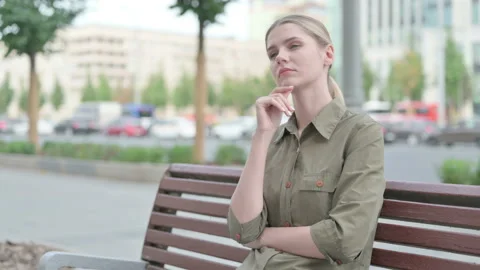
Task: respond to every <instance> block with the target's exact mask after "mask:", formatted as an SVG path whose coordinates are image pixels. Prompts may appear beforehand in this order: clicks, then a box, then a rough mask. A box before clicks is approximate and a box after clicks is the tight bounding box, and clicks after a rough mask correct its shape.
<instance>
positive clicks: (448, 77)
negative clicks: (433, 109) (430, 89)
mask: <svg viewBox="0 0 480 270" xmlns="http://www.w3.org/2000/svg"><path fill="white" fill-rule="evenodd" d="M445 43H446V44H445V45H446V46H445V93H446V95H447V101H448V102H449V103H450V104H456V105H460V103H461V102H464V101H465V99H467V98H469V96H470V95H471V92H472V89H471V87H470V79H469V75H468V71H467V68H466V66H465V61H464V59H463V54H462V52H461V51H460V50H459V49H458V48H457V45H456V44H455V41H454V40H453V37H452V34H451V33H448V35H447V38H446V42H445Z"/></svg>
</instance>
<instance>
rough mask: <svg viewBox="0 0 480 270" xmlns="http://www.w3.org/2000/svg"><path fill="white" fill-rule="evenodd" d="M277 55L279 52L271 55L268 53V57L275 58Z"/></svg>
mask: <svg viewBox="0 0 480 270" xmlns="http://www.w3.org/2000/svg"><path fill="white" fill-rule="evenodd" d="M275 56H277V53H271V54H270V55H268V58H270V59H272V58H274V57H275Z"/></svg>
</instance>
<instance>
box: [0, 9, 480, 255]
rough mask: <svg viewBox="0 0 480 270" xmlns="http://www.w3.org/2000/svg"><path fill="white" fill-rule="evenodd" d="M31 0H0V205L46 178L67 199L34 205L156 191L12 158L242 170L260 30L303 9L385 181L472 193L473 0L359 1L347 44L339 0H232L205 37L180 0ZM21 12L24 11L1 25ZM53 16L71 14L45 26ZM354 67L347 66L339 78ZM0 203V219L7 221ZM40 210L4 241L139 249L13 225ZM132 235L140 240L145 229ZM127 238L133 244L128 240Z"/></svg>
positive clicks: (478, 102) (478, 148) (479, 180)
mask: <svg viewBox="0 0 480 270" xmlns="http://www.w3.org/2000/svg"><path fill="white" fill-rule="evenodd" d="M34 2H35V1H16V0H0V41H1V42H0V53H1V55H2V56H1V57H2V59H1V60H0V157H4V159H3V160H4V162H3V164H2V163H0V185H1V186H4V187H6V188H3V187H2V188H0V194H1V195H0V198H2V200H3V199H4V198H8V199H9V200H11V201H12V202H13V201H14V202H18V203H19V204H22V202H20V198H19V196H22V195H21V194H22V193H23V192H24V188H25V187H27V186H30V185H32V183H30V182H29V181H31V179H36V180H39V179H40V178H41V179H42V181H41V182H43V183H46V184H45V185H47V183H48V185H54V186H58V185H60V186H59V187H64V188H65V190H70V189H71V188H73V187H75V188H76V190H77V193H75V194H76V195H72V194H71V193H68V192H67V193H66V194H65V193H56V191H51V190H50V191H48V192H54V193H48V192H47V189H48V188H45V186H44V185H39V184H38V182H36V181H35V184H33V185H34V186H35V187H36V188H37V189H38V190H44V191H45V192H46V193H41V192H40V193H39V194H43V195H42V196H46V197H51V196H54V197H56V198H68V196H74V197H75V198H77V197H78V198H84V197H88V196H90V195H89V194H90V192H91V190H93V188H92V187H93V186H96V185H98V189H95V190H96V191H95V192H99V190H104V191H105V193H108V192H109V191H108V192H107V190H117V191H118V192H120V193H121V194H123V195H124V196H127V197H128V196H135V198H137V199H138V200H137V202H139V203H140V202H141V203H142V206H141V207H142V208H141V209H142V210H141V211H140V212H142V211H143V212H142V213H143V214H148V211H149V210H150V203H151V198H150V197H148V196H146V195H145V194H146V193H147V195H148V194H149V195H153V193H154V192H155V187H154V186H155V185H152V186H148V187H145V186H143V185H130V184H120V183H109V182H107V181H106V180H105V181H103V180H102V181H92V177H85V176H73V175H72V176H69V175H65V174H62V175H61V176H60V175H56V174H55V177H52V175H49V174H47V175H39V174H35V173H30V172H28V171H27V170H20V169H18V168H15V167H12V166H8V162H7V161H6V160H7V158H8V157H10V156H13V155H14V156H15V157H16V158H19V157H20V156H24V155H30V156H34V155H35V156H39V155H41V156H42V157H57V158H58V157H60V158H74V159H81V160H83V161H85V160H93V161H95V162H105V161H116V162H129V163H153V164H160V163H170V162H187V163H192V162H195V163H208V164H220V165H242V164H243V162H244V161H245V157H246V155H247V153H248V151H249V141H250V138H251V136H252V132H253V131H254V130H255V125H256V122H255V115H254V110H253V108H252V104H253V103H254V102H255V100H256V99H257V98H258V97H259V96H261V95H265V94H267V93H269V92H270V91H271V89H273V87H274V86H275V83H274V81H273V79H272V77H271V75H270V73H269V71H268V66H269V60H268V58H267V56H266V53H265V46H264V34H265V32H266V30H267V28H268V27H269V25H270V24H271V23H272V22H273V21H274V20H275V19H277V18H279V17H281V16H284V15H286V14H291V13H301V14H307V15H310V16H313V17H315V18H317V19H319V20H321V21H322V22H324V23H325V25H326V26H327V28H328V30H329V31H330V34H331V37H332V39H333V44H334V46H335V48H336V62H335V63H334V66H333V69H332V76H333V77H335V78H337V79H338V81H339V83H340V86H343V88H344V89H343V90H344V91H345V92H346V97H347V104H355V105H356V106H360V107H361V109H362V110H363V111H366V112H367V113H369V114H370V115H371V116H372V117H374V118H375V119H376V120H377V121H379V122H380V123H381V124H382V125H383V126H384V137H385V142H386V147H385V166H386V167H385V175H386V177H387V179H388V180H402V181H420V182H447V183H461V184H476V185H478V184H480V159H479V158H480V0H458V1H457V0H455V1H453V0H359V1H358V2H357V4H355V6H356V7H358V10H357V9H356V12H357V15H358V16H354V18H358V21H353V24H352V21H350V22H349V23H350V24H349V25H356V27H357V28H355V29H357V30H358V32H356V35H355V36H356V37H357V36H358V38H357V39H351V40H353V41H354V43H348V42H347V41H346V40H345V39H344V38H343V33H344V31H343V30H344V29H343V28H342V25H344V24H345V20H344V19H345V17H343V16H342V14H346V13H342V2H343V3H345V1H339V0H310V1H308V0H238V1H230V2H228V1H227V2H228V3H227V4H226V5H225V7H224V8H222V9H220V12H219V13H216V14H213V15H212V13H211V12H210V13H209V14H210V15H212V17H211V18H213V20H210V21H207V22H205V23H204V26H205V27H204V28H203V29H204V30H205V31H200V28H201V27H199V21H198V16H197V15H198V14H195V13H193V12H189V11H187V12H186V13H185V14H181V11H182V8H183V7H182V6H181V5H177V6H173V7H172V5H175V4H177V1H171V0H162V1H154V0H136V1H129V0H89V1H81V0H78V1H66V0H56V1H53V2H58V3H60V4H58V5H56V6H48V4H44V5H46V6H44V7H43V9H42V8H39V7H38V5H37V6H35V5H36V4H33V3H34ZM37 2H42V1H37ZM44 2H45V3H47V2H48V1H44ZM179 2H181V1H179ZM347 2H348V1H347ZM22 5H24V6H22ZM77 5H78V7H77ZM20 6H22V8H23V9H22V10H23V11H22V12H23V13H18V14H21V15H22V16H20V15H18V14H17V17H15V16H13V17H12V16H11V15H10V16H9V13H8V12H9V11H11V10H15V7H17V8H18V7H20ZM57 9H58V10H67V11H69V12H70V13H69V14H68V16H63V15H62V16H63V17H62V16H57V17H55V16H53V15H52V14H56V13H55V12H56V11H57ZM17 12H18V10H17ZM21 22H27V23H26V24H25V25H26V26H25V25H23V26H22V24H21ZM47 22H50V24H48V23H47ZM51 22H54V23H53V24H52V23H51ZM342 22H343V24H342ZM15 25H16V26H15ZM19 25H20V26H19ZM52 25H56V26H52ZM22 27H23V28H22ZM22 29H23V30H22ZM25 29H28V30H25ZM357 30H355V31H357ZM199 33H203V34H204V36H202V37H200V35H199ZM200 40H202V42H201V43H202V44H204V47H203V51H202V52H203V53H201V54H199V50H198V48H199V44H200V43H199V42H200ZM346 48H347V50H345V49H346ZM351 48H356V49H359V50H358V53H357V54H355V57H356V58H355V59H354V60H352V61H351V62H349V61H350V59H345V58H344V57H343V56H344V54H345V53H344V52H346V51H348V50H350V49H351ZM199 55H201V56H202V57H198V56H199ZM349 63H351V65H355V67H357V68H355V69H350V71H348V72H349V73H348V72H345V71H346V70H348V68H349ZM346 64H347V67H345V65H346ZM32 67H33V68H32ZM199 70H201V71H202V72H198V71H199ZM203 75H205V76H203ZM342 76H343V80H342ZM351 76H353V77H355V78H356V79H352V80H354V82H355V83H358V85H355V86H354V89H353V88H351V89H350V88H349V87H345V86H346V85H345V81H348V80H349V78H353V77H351ZM345 77H348V78H345ZM353 92H355V93H353ZM352 93H353V94H352ZM352 106H353V105H352ZM37 107H38V110H37ZM37 118H38V121H37ZM31 120H33V121H34V122H33V123H32V121H31ZM286 120H287V119H286V118H285V119H283V121H286ZM80 174H81V173H80ZM75 177H77V178H75ZM158 177H160V176H158ZM63 178H64V179H65V181H63V180H62V181H60V180H59V179H63ZM74 179H75V180H74ZM67 181H69V183H70V184H68V185H67V184H66V182H67ZM39 182H40V181H39ZM36 185H39V186H36ZM109 185H111V186H109ZM50 188H51V187H50ZM126 190H129V191H131V193H128V192H126ZM95 192H94V194H96V193H95ZM145 192H146V193H145ZM152 192H153V193H152ZM105 193H103V192H102V194H103V195H100V194H99V200H102V199H101V197H103V196H107V198H105V197H103V199H106V200H107V201H108V200H110V199H111V200H112V201H109V203H110V202H111V203H112V205H115V202H114V201H115V200H116V199H120V197H111V196H112V195H104V194H105ZM127 193H128V194H129V195H127ZM27 194H30V193H29V192H27ZM35 194H36V195H35ZM45 194H50V195H45ZM142 194H143V195H142ZM31 195H32V196H39V195H38V194H37V193H36V192H33V191H32V194H31ZM123 195H122V197H121V200H125V198H126V197H123ZM94 197H95V195H94ZM110 197H111V198H110ZM42 198H44V197H42ZM145 198H146V199H145ZM130 200H133V199H132V198H131V199H130ZM39 201H41V199H40V198H39ZM23 204H24V203H23ZM134 204H135V203H134ZM8 205H9V204H5V206H0V212H1V211H5V212H6V213H10V215H11V216H12V217H13V216H15V215H16V214H15V213H16V212H15V211H17V210H12V209H11V208H9V207H8ZM92 207H93V206H92ZM111 207H113V206H111ZM139 207H140V206H139ZM20 208H21V207H20ZM22 209H23V208H22ZM135 209H136V208H135ZM65 211H66V210H65ZM135 211H136V210H135ZM25 213H26V212H25ZM27 216H28V215H27ZM47 216H48V215H46V216H45V217H44V216H39V217H38V218H35V219H31V220H30V219H29V218H26V220H25V218H23V219H22V218H20V219H19V221H18V222H17V223H8V222H7V223H4V222H2V223H3V224H2V225H0V239H8V238H15V239H27V240H32V239H33V240H39V241H40V240H41V241H46V242H53V243H59V244H61V245H62V246H69V247H74V248H76V249H79V250H85V251H89V252H90V251H92V252H100V253H102V252H103V254H106V255H125V256H131V257H136V255H137V254H136V253H135V252H137V250H136V249H135V248H130V249H129V250H118V249H117V250H116V249H115V248H114V247H111V248H113V249H111V250H110V249H108V248H107V249H105V248H102V247H101V246H100V247H96V246H94V245H93V244H88V243H86V242H84V244H85V245H83V246H81V245H80V246H75V245H77V244H76V243H78V241H77V242H76V241H73V240H72V239H77V238H78V237H80V236H79V235H76V236H75V237H73V236H72V237H73V238H68V237H66V238H62V237H60V236H58V237H57V236H54V234H49V233H45V232H46V231H48V230H52V228H47V227H48V226H47V225H45V224H43V223H42V224H43V225H39V227H38V229H32V226H27V227H23V226H25V224H40V223H41V222H40V221H39V220H42V219H46V218H47ZM15 217H16V218H17V219H18V216H15ZM145 219H146V218H145ZM55 220H56V218H55ZM99 220H100V219H96V221H95V222H96V224H104V223H107V222H108V221H106V220H104V221H102V222H103V223H101V222H100V221H99ZM142 220H143V219H142ZM145 222H146V221H145ZM2 226H3V228H2ZM16 226H19V227H16ZM86 226H87V225H86ZM88 226H90V225H88ZM88 226H87V227H88ZM33 227H35V226H33ZM18 228H24V229H18ZM135 228H136V227H135ZM85 230H87V231H88V229H85ZM126 230H127V229H126ZM129 230H131V231H129ZM127 231H129V232H132V235H134V236H135V237H137V238H138V237H140V236H142V235H143V223H142V226H139V227H138V231H137V229H132V228H131V227H128V230H127ZM133 231H134V232H133ZM124 233H125V235H126V239H127V240H125V241H130V240H131V238H129V237H130V236H132V235H128V233H127V232H126V231H124ZM86 235H88V234H86ZM135 239H136V238H135ZM109 248H110V247H109ZM107 250H108V252H107ZM132 250H134V251H132ZM110 251H111V252H110ZM132 254H133V255H135V256H133V255H132Z"/></svg>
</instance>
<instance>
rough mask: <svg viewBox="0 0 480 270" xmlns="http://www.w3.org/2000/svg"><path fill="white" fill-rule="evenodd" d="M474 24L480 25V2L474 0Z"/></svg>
mask: <svg viewBox="0 0 480 270" xmlns="http://www.w3.org/2000/svg"><path fill="white" fill-rule="evenodd" d="M472 24H477V25H478V24H480V0H472Z"/></svg>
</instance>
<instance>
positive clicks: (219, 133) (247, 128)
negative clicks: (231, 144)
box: [212, 116, 257, 140]
mask: <svg viewBox="0 0 480 270" xmlns="http://www.w3.org/2000/svg"><path fill="white" fill-rule="evenodd" d="M256 126H257V119H256V117H255V116H240V117H238V118H236V119H234V120H231V121H226V122H221V123H219V124H217V125H215V126H214V127H213V128H212V135H213V136H214V137H216V138H218V139H220V140H239V139H242V138H249V137H250V134H251V132H252V130H254V129H255V128H256Z"/></svg>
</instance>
